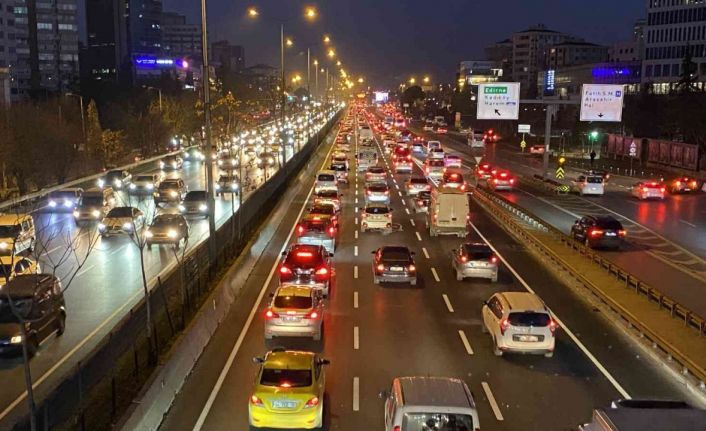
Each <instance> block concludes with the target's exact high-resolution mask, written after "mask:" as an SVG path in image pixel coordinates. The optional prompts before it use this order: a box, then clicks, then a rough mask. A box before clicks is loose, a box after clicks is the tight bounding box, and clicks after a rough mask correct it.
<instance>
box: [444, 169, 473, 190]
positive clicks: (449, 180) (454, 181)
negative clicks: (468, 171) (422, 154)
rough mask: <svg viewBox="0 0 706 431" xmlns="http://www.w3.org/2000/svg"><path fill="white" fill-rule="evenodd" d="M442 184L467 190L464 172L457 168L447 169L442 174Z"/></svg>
mask: <svg viewBox="0 0 706 431" xmlns="http://www.w3.org/2000/svg"><path fill="white" fill-rule="evenodd" d="M441 186H443V187H447V188H454V189H459V190H466V187H467V186H466V180H464V179H463V174H462V173H461V172H460V171H457V170H451V169H447V170H446V172H444V174H443V175H442V176H441Z"/></svg>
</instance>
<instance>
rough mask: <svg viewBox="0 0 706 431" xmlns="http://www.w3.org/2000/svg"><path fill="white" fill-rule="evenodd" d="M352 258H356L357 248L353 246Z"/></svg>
mask: <svg viewBox="0 0 706 431" xmlns="http://www.w3.org/2000/svg"><path fill="white" fill-rule="evenodd" d="M353 256H358V246H357V245H356V246H353Z"/></svg>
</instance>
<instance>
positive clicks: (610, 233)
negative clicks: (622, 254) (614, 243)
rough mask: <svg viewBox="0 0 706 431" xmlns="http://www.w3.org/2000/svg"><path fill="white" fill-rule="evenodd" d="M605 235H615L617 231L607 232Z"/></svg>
mask: <svg viewBox="0 0 706 431" xmlns="http://www.w3.org/2000/svg"><path fill="white" fill-rule="evenodd" d="M605 236H615V232H606V233H605Z"/></svg>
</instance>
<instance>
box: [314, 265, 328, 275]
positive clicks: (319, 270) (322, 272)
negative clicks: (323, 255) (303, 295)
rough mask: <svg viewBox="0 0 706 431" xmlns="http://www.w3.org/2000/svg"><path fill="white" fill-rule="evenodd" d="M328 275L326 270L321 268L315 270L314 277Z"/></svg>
mask: <svg viewBox="0 0 706 431" xmlns="http://www.w3.org/2000/svg"><path fill="white" fill-rule="evenodd" d="M327 274H328V269H326V267H322V268H319V269H317V270H316V275H327Z"/></svg>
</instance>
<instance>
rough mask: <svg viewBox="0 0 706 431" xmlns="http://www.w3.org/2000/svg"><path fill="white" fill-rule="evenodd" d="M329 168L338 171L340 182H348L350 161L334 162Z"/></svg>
mask: <svg viewBox="0 0 706 431" xmlns="http://www.w3.org/2000/svg"><path fill="white" fill-rule="evenodd" d="M328 170H329V171H332V172H335V173H336V181H337V182H338V183H343V184H348V163H343V162H332V163H331V164H330V165H329V168H328Z"/></svg>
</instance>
